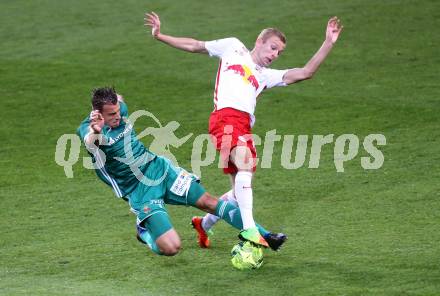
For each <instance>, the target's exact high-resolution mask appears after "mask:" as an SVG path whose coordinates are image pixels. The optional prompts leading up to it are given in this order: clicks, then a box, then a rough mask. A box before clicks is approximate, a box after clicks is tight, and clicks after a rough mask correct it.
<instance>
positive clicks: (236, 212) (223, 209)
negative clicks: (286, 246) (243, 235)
mask: <svg viewBox="0 0 440 296" xmlns="http://www.w3.org/2000/svg"><path fill="white" fill-rule="evenodd" d="M215 215H216V216H217V217H220V218H222V219H223V220H225V221H226V222H227V223H228V224H230V225H232V226H233V227H235V228H237V229H238V230H242V229H243V222H242V220H241V214H240V209H239V208H238V207H236V206H234V205H232V204H231V203H229V202H227V201H224V200H221V199H219V201H218V204H217V207H216V208H215ZM255 225H256V226H257V228H258V232H260V234H261V235H262V236H265V235H266V234H268V233H269V231H267V230H266V229H265V228H264V227H263V226H261V225H260V224H258V223H255Z"/></svg>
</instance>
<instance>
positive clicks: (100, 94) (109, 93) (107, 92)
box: [92, 87, 118, 111]
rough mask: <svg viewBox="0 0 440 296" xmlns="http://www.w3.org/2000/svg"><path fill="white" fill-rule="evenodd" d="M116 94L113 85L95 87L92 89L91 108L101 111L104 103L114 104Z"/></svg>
mask: <svg viewBox="0 0 440 296" xmlns="http://www.w3.org/2000/svg"><path fill="white" fill-rule="evenodd" d="M117 102H118V96H117V94H116V91H115V89H114V88H113V87H101V88H95V89H94V90H93V91H92V106H93V110H99V111H102V108H103V106H104V105H106V104H111V105H116V103H117Z"/></svg>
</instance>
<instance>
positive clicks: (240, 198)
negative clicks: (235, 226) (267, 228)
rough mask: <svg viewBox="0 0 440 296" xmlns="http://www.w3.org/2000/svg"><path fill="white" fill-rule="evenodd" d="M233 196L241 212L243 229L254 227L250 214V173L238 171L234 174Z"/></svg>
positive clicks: (251, 199)
mask: <svg viewBox="0 0 440 296" xmlns="http://www.w3.org/2000/svg"><path fill="white" fill-rule="evenodd" d="M234 191H235V198H236V199H237V203H238V207H239V208H240V212H241V219H242V221H243V229H244V230H246V229H249V228H253V227H256V226H255V221H254V217H253V215H252V202H253V196H252V173H251V172H243V171H240V172H238V173H237V175H236V176H235V188H234Z"/></svg>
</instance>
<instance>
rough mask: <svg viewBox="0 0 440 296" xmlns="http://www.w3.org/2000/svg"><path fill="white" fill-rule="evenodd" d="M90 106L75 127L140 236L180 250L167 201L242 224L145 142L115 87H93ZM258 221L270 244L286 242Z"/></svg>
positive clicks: (161, 249) (166, 251) (161, 250)
mask: <svg viewBox="0 0 440 296" xmlns="http://www.w3.org/2000/svg"><path fill="white" fill-rule="evenodd" d="M92 107H93V111H92V112H91V113H90V115H89V116H88V117H87V118H86V119H84V120H83V122H82V123H81V125H80V127H79V128H78V130H77V133H78V135H79V136H80V138H81V140H82V141H83V142H84V144H85V146H86V148H87V151H88V152H89V154H90V155H91V156H92V159H93V162H94V167H95V171H96V174H97V175H98V177H99V178H100V179H101V180H102V181H103V182H105V183H106V184H107V185H109V186H111V187H112V188H113V191H114V192H115V194H116V195H117V196H118V197H120V198H122V199H124V200H125V201H127V202H128V203H129V205H130V208H131V211H132V212H133V213H135V214H136V216H137V220H136V221H137V223H136V224H137V238H138V240H139V241H140V242H142V243H145V244H147V245H148V246H149V247H150V249H151V250H152V251H153V252H155V253H156V254H159V255H167V256H173V255H176V254H177V253H178V252H179V250H180V247H181V241H180V238H179V235H178V234H177V232H176V230H175V229H174V228H173V226H172V224H171V221H170V218H169V216H168V213H167V210H166V208H165V204H174V205H186V206H193V207H196V208H199V209H200V210H202V211H205V212H207V213H212V214H215V215H216V216H218V217H220V218H222V219H224V220H225V221H226V222H227V223H229V224H231V225H232V226H233V227H235V228H237V229H238V230H241V229H242V227H243V224H242V219H241V215H240V210H239V209H238V208H237V207H235V206H234V205H232V204H231V203H228V202H227V201H223V200H219V199H216V198H214V197H213V196H211V195H210V194H209V193H208V192H206V191H205V189H204V188H203V186H202V185H201V184H200V183H199V181H198V179H197V178H196V177H195V176H194V175H193V174H190V173H188V172H187V171H185V170H184V169H182V168H179V167H175V166H174V165H173V164H172V163H171V162H170V161H169V160H168V159H166V158H163V157H160V156H157V155H155V154H153V153H152V152H150V151H149V150H148V149H147V148H145V146H144V145H143V143H142V142H140V141H139V140H138V139H137V138H136V133H135V131H134V128H133V125H132V124H131V123H130V122H129V121H128V109H127V105H126V104H125V102H124V101H123V99H122V97H121V96H120V95H118V94H117V93H116V91H115V90H114V89H113V88H109V87H105V88H98V89H95V90H94V91H93V94H92ZM257 226H258V229H259V231H260V232H261V234H262V235H266V236H269V237H272V239H269V241H268V243H269V246H270V247H271V248H272V249H274V250H277V249H278V248H279V247H280V245H281V244H282V243H283V242H284V241H283V240H279V239H278V237H279V236H277V234H276V233H273V234H272V233H270V232H268V231H267V230H265V229H264V228H263V227H262V226H260V225H257Z"/></svg>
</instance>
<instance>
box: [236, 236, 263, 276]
mask: <svg viewBox="0 0 440 296" xmlns="http://www.w3.org/2000/svg"><path fill="white" fill-rule="evenodd" d="M231 256H232V258H231V263H232V266H234V267H235V268H237V269H240V270H245V269H257V268H260V267H261V266H262V265H263V248H262V247H261V246H257V245H255V244H252V243H251V242H248V241H246V242H243V241H241V242H239V243H238V244H236V245H235V246H234V247H233V248H232V250H231Z"/></svg>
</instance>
